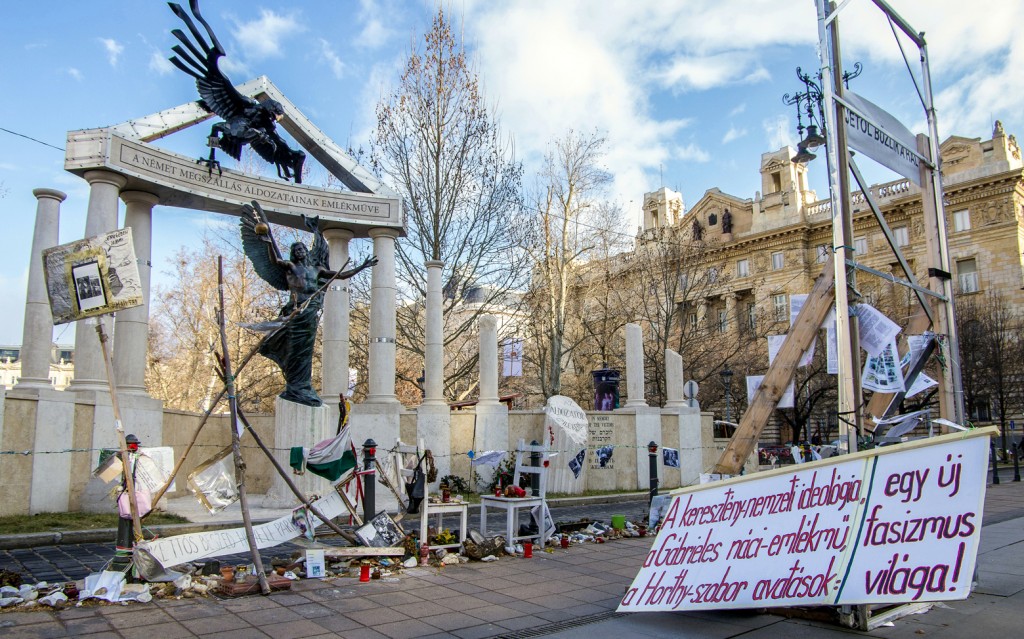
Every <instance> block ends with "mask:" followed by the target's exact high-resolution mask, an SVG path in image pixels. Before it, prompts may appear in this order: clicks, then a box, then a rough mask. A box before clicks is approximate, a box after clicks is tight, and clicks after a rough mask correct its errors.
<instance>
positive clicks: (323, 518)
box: [238, 408, 345, 536]
mask: <svg viewBox="0 0 1024 639" xmlns="http://www.w3.org/2000/svg"><path fill="white" fill-rule="evenodd" d="M238 418H239V419H240V420H242V423H243V424H245V429H246V430H247V431H249V434H250V435H252V438H253V441H255V442H256V445H257V446H259V447H260V449H261V450H262V451H263V452H264V453H266V455H267V458H268V459H270V463H272V464H273V465H274V468H276V469H277V473H278V474H279V475H281V479H283V480H284V483H285V484H287V485H288V488H290V489H291V491H292V493H294V494H295V496H296V497H297V498H298V499H299V501H300V502H302V503H303V505H305V506H306V508H309V511H310V512H311V513H313V514H314V515H316V516H317V517H319V518H320V521H322V522H324V523H325V524H327V527H328V528H330V529H331V530H333V531H334V532H336V533H338V534H339V535H341V536H344V535H345V531H344V530H342V529H341V526H339V525H338V524H336V523H334V521H333V520H331V519H328V518H327V517H326V516H325V515H324V514H323V513H322V512H320V510H319V509H318V508H317V507H316V506H314V505H313V502H312V500H310V499H309V498H308V497H306V496H305V495H304V494H303V493H302V491H301V490H299V487H298V486H296V485H295V482H293V481H292V478H291V477H289V476H288V471H286V470H285V469H284V468H282V467H281V462H279V461H277V458H276V457H274V453H273V452H271V450H270V449H269V448H267V446H266V445H265V444H264V443H263V440H262V439H260V436H259V435H257V434H256V429H255V428H253V427H252V425H251V424H249V420H248V419H246V418H245V413H243V412H242V409H241V408H239V409H238Z"/></svg>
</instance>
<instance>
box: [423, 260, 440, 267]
mask: <svg viewBox="0 0 1024 639" xmlns="http://www.w3.org/2000/svg"><path fill="white" fill-rule="evenodd" d="M423 265H424V266H426V267H427V268H431V267H435V266H436V267H437V268H444V261H443V260H427V261H426V262H424V263H423Z"/></svg>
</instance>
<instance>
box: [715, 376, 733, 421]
mask: <svg viewBox="0 0 1024 639" xmlns="http://www.w3.org/2000/svg"><path fill="white" fill-rule="evenodd" d="M718 374H719V375H720V376H721V377H722V386H723V387H725V421H727V422H732V411H731V410H730V409H729V404H730V400H732V370H731V369H730V368H729V365H728V364H726V365H725V368H723V369H722V370H721V372H719V373H718Z"/></svg>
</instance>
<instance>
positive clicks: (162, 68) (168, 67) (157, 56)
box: [149, 49, 174, 75]
mask: <svg viewBox="0 0 1024 639" xmlns="http://www.w3.org/2000/svg"><path fill="white" fill-rule="evenodd" d="M149 70H150V71H152V72H153V73H156V74H157V75H168V74H170V73H174V65H173V64H171V61H170V60H168V59H167V56H165V55H164V54H163V52H162V51H160V50H158V49H153V52H152V53H151V54H150V56H149Z"/></svg>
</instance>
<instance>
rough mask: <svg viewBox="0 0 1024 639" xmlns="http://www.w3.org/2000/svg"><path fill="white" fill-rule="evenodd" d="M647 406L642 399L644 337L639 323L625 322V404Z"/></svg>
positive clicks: (631, 406)
mask: <svg viewBox="0 0 1024 639" xmlns="http://www.w3.org/2000/svg"><path fill="white" fill-rule="evenodd" d="M637 406H647V400H646V399H644V337H643V332H642V331H641V329H640V325H639V324H626V405H625V406H623V408H634V407H637Z"/></svg>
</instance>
